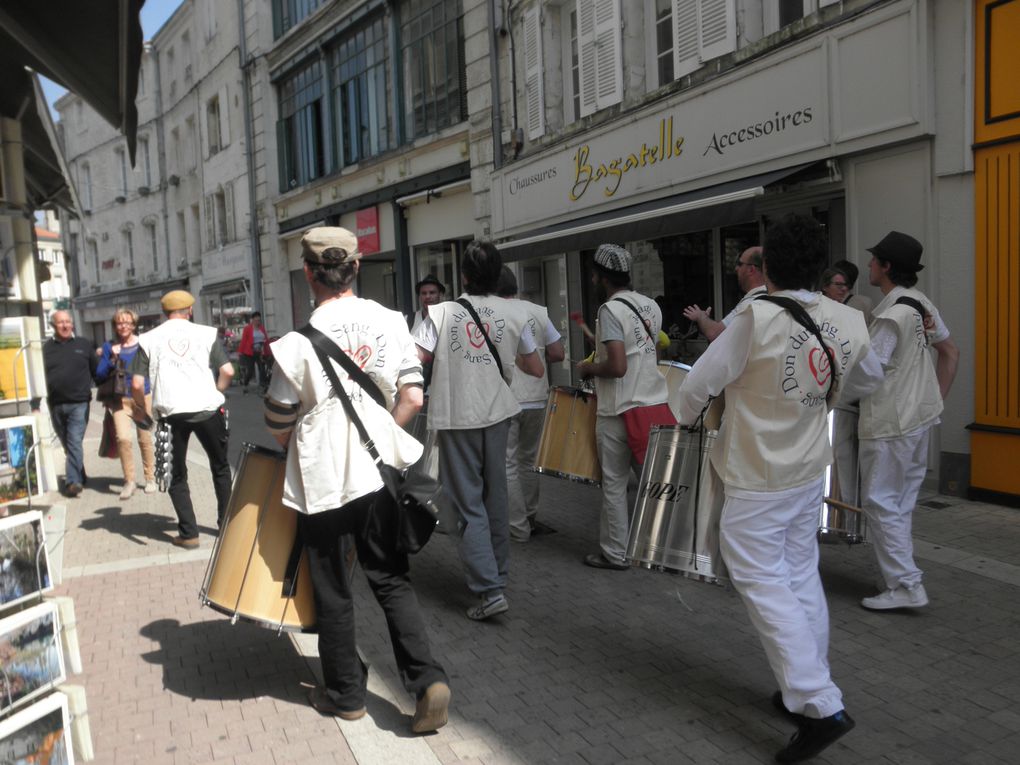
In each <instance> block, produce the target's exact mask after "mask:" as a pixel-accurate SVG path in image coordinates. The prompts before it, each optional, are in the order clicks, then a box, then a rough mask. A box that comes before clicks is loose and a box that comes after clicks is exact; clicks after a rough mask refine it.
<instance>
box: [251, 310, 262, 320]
mask: <svg viewBox="0 0 1020 765" xmlns="http://www.w3.org/2000/svg"><path fill="white" fill-rule="evenodd" d="M256 316H258V317H259V318H260V319H261V318H262V311H252V312H251V318H252V319H254V318H255V317H256Z"/></svg>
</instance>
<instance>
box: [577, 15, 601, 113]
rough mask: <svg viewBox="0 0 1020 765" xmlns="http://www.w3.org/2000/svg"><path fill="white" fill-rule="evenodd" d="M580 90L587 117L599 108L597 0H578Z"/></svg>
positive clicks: (583, 110)
mask: <svg viewBox="0 0 1020 765" xmlns="http://www.w3.org/2000/svg"><path fill="white" fill-rule="evenodd" d="M577 58H578V78H577V79H578V83H579V87H578V90H580V91H581V92H580V93H579V95H580V98H581V115H580V116H582V117H587V116H588V115H589V114H594V113H595V112H596V111H597V110H598V95H597V93H598V89H597V87H598V86H597V82H596V75H595V0H577Z"/></svg>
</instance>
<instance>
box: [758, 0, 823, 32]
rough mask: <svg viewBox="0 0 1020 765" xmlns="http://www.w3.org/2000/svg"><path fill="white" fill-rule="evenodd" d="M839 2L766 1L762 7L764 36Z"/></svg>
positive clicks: (810, 0)
mask: <svg viewBox="0 0 1020 765" xmlns="http://www.w3.org/2000/svg"><path fill="white" fill-rule="evenodd" d="M836 2H839V0H767V1H766V3H765V6H764V20H765V34H771V33H772V32H776V31H778V30H780V29H782V28H783V27H785V26H788V25H790V24H792V23H793V22H795V21H797V20H799V19H802V18H804V17H805V16H808V15H810V14H812V13H814V12H815V11H817V10H818V9H819V8H824V7H825V6H826V5H832V4H833V3H836Z"/></svg>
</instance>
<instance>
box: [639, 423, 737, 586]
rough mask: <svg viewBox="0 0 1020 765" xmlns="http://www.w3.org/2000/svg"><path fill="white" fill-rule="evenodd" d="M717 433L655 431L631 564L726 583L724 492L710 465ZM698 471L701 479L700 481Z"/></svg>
mask: <svg viewBox="0 0 1020 765" xmlns="http://www.w3.org/2000/svg"><path fill="white" fill-rule="evenodd" d="M715 437H716V434H715V432H714V431H707V432H706V431H703V430H698V431H691V430H688V429H687V428H684V427H682V426H680V425H663V426H653V427H652V430H651V434H650V435H649V437H648V451H647V453H646V455H645V464H644V469H643V470H642V471H641V482H640V484H639V486H638V499H637V504H636V506H635V508H634V518H633V520H632V522H631V526H630V540H629V543H628V545H627V559H628V560H629V561H631V562H632V563H635V564H637V565H640V566H644V567H645V568H653V569H658V570H662V571H670V572H675V573H681V574H684V575H685V576H688V577H692V578H695V579H700V580H702V581H707V582H719V581H720V580H726V579H728V578H729V577H728V575H727V572H726V566H725V564H724V563H723V561H722V556H721V555H720V554H719V518H720V516H721V515H722V506H723V488H722V482H721V481H720V480H719V476H718V475H716V473H715V471H714V470H713V469H712V466H711V465H710V464H709V459H708V456H709V452H710V451H711V449H712V446H713V444H714V443H715ZM699 470H700V476H699Z"/></svg>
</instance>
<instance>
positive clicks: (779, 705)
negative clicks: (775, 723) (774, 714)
mask: <svg viewBox="0 0 1020 765" xmlns="http://www.w3.org/2000/svg"><path fill="white" fill-rule="evenodd" d="M772 706H774V707H775V708H776V710H778V711H779V712H781V713H782V714H783V715H784V716H785V717H786V718H787V719H788V720H792V721H793V722H795V723H797V724H798V725H800V722H801V720H806V719H807V718H806V717H805V716H804V715H801V714H797V713H796V712H791V711H790V710H789V709H787V708H786V704H784V703H783V692H782V691H776V692H775V693H773V694H772Z"/></svg>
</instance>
